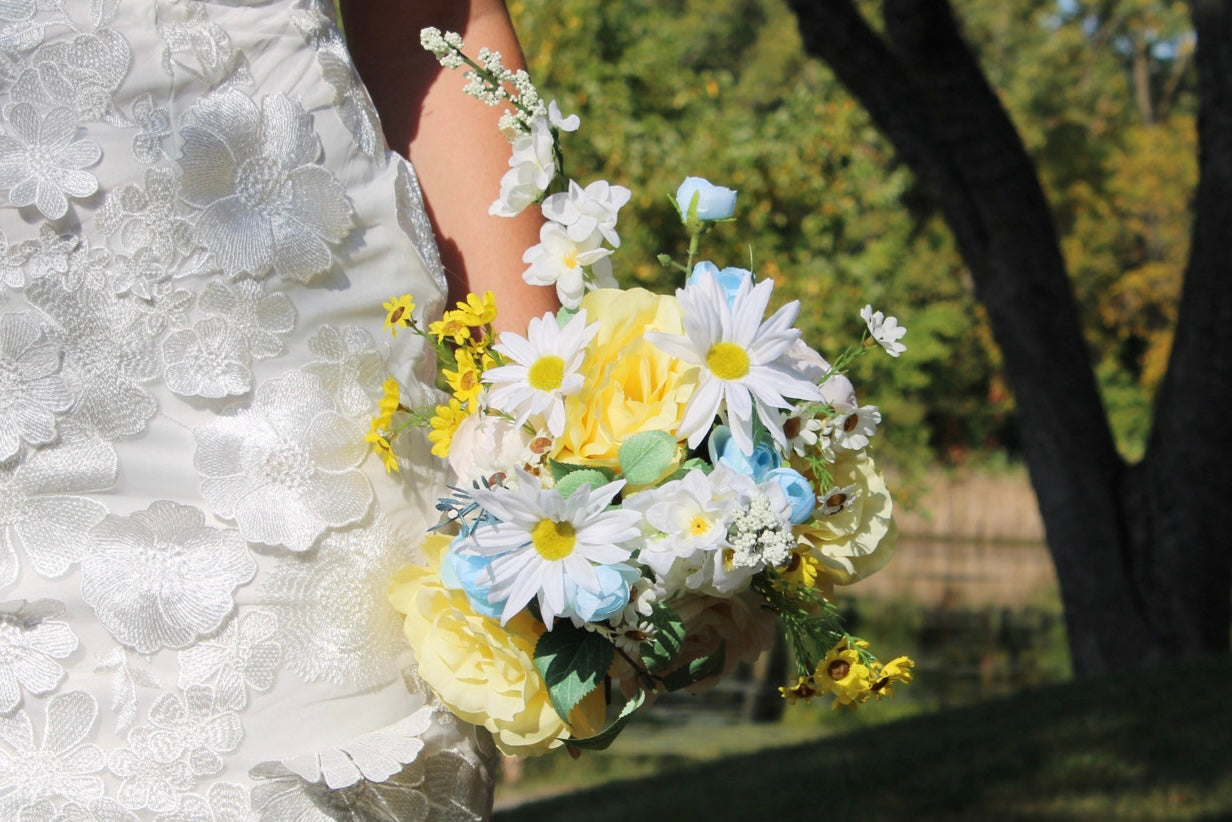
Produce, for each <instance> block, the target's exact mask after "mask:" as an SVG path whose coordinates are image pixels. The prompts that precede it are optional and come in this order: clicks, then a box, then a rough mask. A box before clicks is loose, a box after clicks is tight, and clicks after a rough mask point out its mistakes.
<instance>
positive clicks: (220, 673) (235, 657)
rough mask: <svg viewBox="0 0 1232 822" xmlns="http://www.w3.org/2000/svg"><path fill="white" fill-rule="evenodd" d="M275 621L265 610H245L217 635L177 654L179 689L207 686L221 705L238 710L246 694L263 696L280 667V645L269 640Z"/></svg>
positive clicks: (274, 628)
mask: <svg viewBox="0 0 1232 822" xmlns="http://www.w3.org/2000/svg"><path fill="white" fill-rule="evenodd" d="M277 630H278V620H277V617H275V616H274V615H273V614H272V613H269V612H268V611H248V612H247V613H245V614H243V615H242V616H240V617H239V618H238V619H233V620H231V621H230V622H228V623H227V627H226V628H224V629H223V630H222V632H221V633H219V634H218V635H217V636H214V637H211V638H209V639H203V640H201V641H200V642H198V643H197V644H196V645H193V646H192V647H190V648H186V649H184V650H183V651H180V675H179V686H180V687H181V688H188V687H190V686H192V685H200V684H210V685H213V686H214V688H215V690H217V692H218V695H219V698H220V700H221V704H223V705H226V706H228V707H231V708H235V709H237V710H238V709H240V708H243V707H244V706H246V705H247V704H248V692H249V691H250V690H251V691H255V692H256V693H261V694H263V693H266V692H267V691H269V689H270V688H272V687H273V686H274V675H275V674H276V673H277V671H278V668H279V667H280V666H281V665H282V646H281V645H279V644H278V643H277V642H274V641H272V638H273V637H274V634H275V633H276V632H277Z"/></svg>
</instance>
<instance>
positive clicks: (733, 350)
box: [706, 342, 749, 380]
mask: <svg viewBox="0 0 1232 822" xmlns="http://www.w3.org/2000/svg"><path fill="white" fill-rule="evenodd" d="M706 367H707V368H709V369H710V373H712V374H714V375H715V376H716V377H718V378H719V379H721V380H738V379H740V378H741V377H743V376H744V375H745V374H748V373H749V352H747V351H745V350H744V349H743V348H741V347H740V346H738V345H736V344H735V343H731V342H718V343H715V344H714V345H713V346H711V348H710V351H709V352H708V353H707V354H706Z"/></svg>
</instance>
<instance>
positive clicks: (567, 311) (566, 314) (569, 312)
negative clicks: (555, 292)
mask: <svg viewBox="0 0 1232 822" xmlns="http://www.w3.org/2000/svg"><path fill="white" fill-rule="evenodd" d="M577 313H578V312H577V309H576V308H562V309H560V310H559V311H557V312H556V327H557V328H564V327H565V326H566V325H568V324H569V321H570V320H572V319H573V318H574V317H575V316H577Z"/></svg>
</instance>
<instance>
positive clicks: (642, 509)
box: [369, 30, 911, 754]
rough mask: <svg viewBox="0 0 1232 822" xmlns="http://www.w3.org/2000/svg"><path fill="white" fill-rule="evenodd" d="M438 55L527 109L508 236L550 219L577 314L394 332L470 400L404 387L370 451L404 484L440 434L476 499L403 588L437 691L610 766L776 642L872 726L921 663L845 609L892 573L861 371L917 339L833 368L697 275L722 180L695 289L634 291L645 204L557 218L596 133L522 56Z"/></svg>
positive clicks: (762, 290)
mask: <svg viewBox="0 0 1232 822" xmlns="http://www.w3.org/2000/svg"><path fill="white" fill-rule="evenodd" d="M424 42H425V46H426V47H428V48H429V49H430V50H432V51H434V53H436V54H437V56H438V57H439V58H440V59H441V61H442V63H444V64H445V65H461V64H468V65H470V66H471V72H470V74H471V77H470V81H471V82H470V85H469V86H468V90H469V91H471V92H472V93H474V94H475V95H476V96H479V97H481V99H485V100H487V101H489V102H494V103H501V102H508V103H511V104H512V105H513V108H514V113H511V114H510V115H508V116H507V118H506V119H505V120H504V121H503V128H505V129H506V130H507V132H508V133H509V135H510V136H511V137H512V142H513V158H512V159H511V161H510V165H511V168H510V171H509V173H508V174H507V175H506V179H505V181H503V182H502V186H501V198H500V199H499V200H498V201H497V202H496V203H494V205H493V207H492V213H494V214H498V215H507V214H515V213H517V212H519V211H520V210H522V209H523V208H526V207H529V206H530V205H531V204H533V203H535V202H537V201H539V202H541V204H542V205H541V207H542V210H543V213H544V216H545V218H546V219H547V221H546V222H545V224H544V226H543V229H542V232H541V235H540V243H539V245H537V246H535V247H533V248H531V249H530V250H528V251H527V252H526V255H525V258H524V259H525V261H526V262H527V264H528V266H529V268H528V269H527V271H526V273H525V278H526V280H527V281H528V282H533V283H538V284H543V285H554V286H555V287H556V289H557V293H558V295H559V297H560V301H561V304H562V306H563V308H562V309H561V310H560V311H558V312H556V313H554V314H546V315H544V316H543V317H539V318H536V319H534V320H532V321H531V322H530V324H529V327H528V328H527V329H526V333H525V334H514V333H509V332H506V333H503V334H501V335H499V337H498V336H495V335H494V334H493V331H492V321H493V319H494V318H495V316H496V306H495V302H494V300H493V298H492V295H491V294H490V293H489V294H485V295H483V296H482V297H479V296H476V295H471V296H470V297H468V299H467V300H466V301H465V302H462V303H459V304H458V306H457V308H456V309H455V310H453V311H449V312H446V314H445V316H444V317H443V318H442V320H440V321H439V322H436V323H432V324H430V325H428V326H427V327H426V328H425V327H421V326H420V325H419V324H418V323H416V321H415V320H414V319H413V314H412V309H413V300H412V298H411V297H410V296H409V295H406V296H403V297H399V298H395V299H393V300H391V301H390V302H389V303H387V304H386V310H387V312H388V314H387V321H388V325H389V326H390V328H391V330H392V331H394V332H397V331H399V330H407V331H410V332H412V333H418V334H421V335H423V336H425V337H426V338H428V339H429V340H431V341H432V342H433V344H435V345H436V346H437V349H438V352H439V354H440V377H441V381H442V383H443V385H444V386H446V387H447V389H448V391H449V393H450V394H451V395H452V396H451V397H450V398H449V400H448V401H447V402H445V403H442V404H441V405H439V406H437V407H436V408H435V409H433V410H432V411H431V412H429V411H427V410H426V409H405V408H402V407H401V405H400V403H399V395H398V388H397V384H396V383H395V382H393V381H390V382H389V383H387V387H386V399H385V401H384V402H383V403H382V405H381V414H380V415H379V416H378V417H377V418H375V419H374V420H373V426H372V431H371V433H370V434H369V439H370V441H372V442H373V443H374V445H375V446H376V448H377V449H378V452H380V453H381V454H382V456H383V457H384V458H385V461H386V465H387V466H389V467H391V468H394V467H396V458H395V457H394V456H393V449H392V448H391V447H390V443H391V441H393V439H394V438H395V437H396V436H397V435H398V432H399V430H401V429H403V428H405V427H406V426H408V425H416V424H418V425H427V426H430V427H431V429H432V431H431V434H430V437H431V439H432V441H433V443H434V447H433V452H434V453H435V454H437V455H438V456H440V457H442V458H445V459H447V460H448V462H449V465H450V466H451V468H452V469H453V470H454V473H455V474H456V477H457V481H456V485H455V487H454V492H453V495H452V496H450V497H448V498H446V499H443V500H441V502H440V506H439V507H440V508H441V510H442V512H443V514H444V518H443V521H442V526H441V527H440V528H439V530H438V531H437V532H436V533H434V534H433V535H431V536H430V537H429V538H428V540H427V542H426V544H425V546H424V553H425V556H426V558H427V562H428V564H427V565H425V566H412V567H407V568H404V569H403V570H402V571H400V572H399V573H398V575H397V576H396V578H395V579H394V580H393V583H392V586H391V593H390V596H391V599H392V601H393V602H394V604H395V606H396V607H397V608H398V609H399V610H400V611H401V612H403V613H404V614H406V621H405V628H406V634H407V636H408V638H409V639H410V642H411V644H412V646H413V647H414V650H415V652H416V655H417V658H418V660H419V673H420V676H421V677H422V678H423V679H424V680H425V681H426V682H427V683H428V684H429V685H430V686H431V687H432V688H433V689H434V690H435V691H436V693H437V694H438V695H439V696H440V698H441V699H442V701H443V702H444V703H445V704H446V705H447V706H448V707H449V708H450V709H451V710H453V711H454V712H455V713H456V714H457V715H458V716H460V717H462V718H463V719H465V720H467V721H470V722H473V723H475V724H478V725H483V726H484V727H486V728H488V730H490V731H491V732H492V733H493V735H494V737H495V738H496V741H497V744H498V745H499V746H500V747H501V748H502V750H504V751H506V752H508V753H517V754H528V753H537V752H542V751H545V750H547V749H550V748H553V747H557V746H559V745H561V744H567V745H568V746H570V747H571V748H575V749H578V748H587V747H591V748H600V747H605V746H606V745H608V744H610V742H611V740H612V739H613V738H614V737H615V735H616V734H617V733H619V731H620V730H621V728H622V727H623V726H624V724H625V723H626V722H627V720H628V718H629V717H630V716H631V715H632V714H633V713H634V712H635V711H636V710H637V709H638V708H639V707H641V706H642V705H643V704H645V703H646V702H647V701H648V700H650V699H653V698H654V696H655V695H657V694H659V693H662V692H664V691H671V690H677V689H681V688H689V689H700V688H704V687H708V686H709V685H712V684H713V683H714V682H716V681H717V680H718V679H719V678H720V677H722V676H723V675H724V674H726V673H728V672H730V671H731V670H732V669H733V668H734V667H735V666H736V665H738V664H739V663H741V662H746V661H750V660H752V659H754V658H756V656H757V655H758V654H759V653H761V651H762V650H764V649H765V648H766V647H768V645H769V644H770V642H771V640H772V639H773V636H774V632H775V630H776V621H778V622H781V624H782V626H783V629H784V630H785V631H786V633H787V636H788V638H789V640H790V643H791V647H792V650H793V652H794V656H795V661H796V665H797V668H798V675H797V677H796V678H795V680H794V681H793V682H792V683H790V684H789V685H787V686H785V687H784V688H782V689H781V690H782V691H783V694H784V696H785V697H786V698H789V699H793V700H794V699H799V698H804V699H811V698H812V697H814V696H819V695H832V696H833V698H834V704H835V705H836V706H837V705H855V704H857V703H861V702H865V701H869V700H875V699H880V698H882V697H883V696H888V695H890V692H891V687H892V685H893V684H894V683H896V682H908V681H910V679H911V662H910V660H908V659H906V658H899V659H895V660H893V661H891V662H889V663H886V664H882V663H880V662H879V661H877V659H876V657H874V656H873V655H872V653H871V652H870V650H869V648H868V646H867V643H865V642H863V641H861V640H858V639H856V638H854V637H851V636H849V635H847V633H846V632H845V631H844V630H843V629H842V627H841V624H840V622H839V620H838V618H837V615H836V613H835V611H834V608H833V607H832V605H831V602H830V596H831V591H832V587H833V585H834V584H846V583H850V582H853V581H855V580H857V579H860V578H862V577H864V576H867V575H868V574H870V573H872V572H874V571H876V570H877V569H878V568H880V567H881V566H882V565H883V564H884V563H885V562H886V560H887V559H888V558H889V555H890V552H891V548H892V545H893V541H894V537H895V526H894V521H893V505H892V502H891V499H890V495H889V492H888V490H887V488H886V484H885V481H884V479H883V477H882V475H881V473H880V472H879V471H878V470H877V467H876V465H875V464H874V462H873V459H872V457H871V455H870V453H869V449H868V446H869V441H870V437H872V436H873V435H874V434H875V432H876V429H877V425H878V424H879V423H880V421H881V416H880V413H879V412H878V410H877V409H876V407H875V406H860V405H859V404H858V402H857V400H856V396H855V392H854V389H853V387H852V385H851V383H850V381H849V380H848V379H847V378H846V377H845V376H843V372H844V370H845V369H846V367H847V366H848V365H849V364H850V363H851V361H852V360H853V359H854V358H855V357H857V356H859V355H860V354H861V353H863V352H864V351H865V350H870V349H871V348H874V347H876V346H877V345H880V346H881V347H882V348H884V349H885V350H886V351H887V352H889V353H890V354H892V355H894V356H897V355H898V354H899V353H901V352H902V350H904V346H903V345H902V343H901V342H899V340H900V339H901V337H902V336H903V333H905V332H904V330H903V329H902V328H900V327H898V326H897V322H896V321H895V319H894V318H893V317H890V318H886V317H884V315H882V314H881V312H873V311H872V308H871V306H870V307H868V308H866V309H865V312H864V319H865V321H866V323H867V327H868V333H867V334H866V336H865V341H864V343H865V344H864V345H860V346H856V347H853V348H852V349H850V350H848V351H847V352H845V353H844V354H842V355H841V356H840V357H838V358H837V360H836V361H835V362H833V363H830V362H828V361H827V360H825V359H824V358H823V357H822V356H821V355H820V354H819V353H818V352H816V351H814V350H813V349H812V348H810V347H809V346H808V345H807V344H806V343H805V342H804V341H803V340H802V339H801V338H800V333H799V331H798V330H797V329H796V328H795V327H794V322H795V319H796V316H797V313H798V311H799V304H798V303H795V302H792V303H788V304H787V305H784V306H782V307H780V308H778V309H777V310H776V311H773V312H770V310H769V306H770V302H771V296H772V290H773V284H772V283H771V282H770V281H762V282H756V281H755V280H754V277H753V275H752V274H751V273H750V272H749V271H746V270H743V269H737V268H722V269H720V268H719V267H718V266H716V265H714V264H712V263H709V262H697V263H695V259H696V257H697V255H698V253H699V249H700V241H701V239H702V238H703V236H704V235H705V234H706V233H707V232H708V231H710V230H712V228H713V227H714V225H715V224H716V222H725V221H729V220H731V219H732V215H733V213H734V208H735V201H736V193H735V192H734V191H730V190H729V189H723V188H720V187H717V186H712V185H710V184H709V183H707V182H706V181H705V180H701V179H699V178H689V179H688V180H686V181H685V182H684V183H683V184H682V185H681V186H680V188H679V190H678V191H677V193H676V196H675V198H674V202H675V203H676V205H677V209H678V211H679V212H680V215H681V220H682V223H683V225H684V227H685V229H686V231H687V233H688V235H689V240H690V244H689V251H688V258H687V261H686V262H685V263H684V264H680V263H675V262H673V261H671V259H670V258H668V257H666V256H665V257H662V258H661V261H662V262H664V264H666V265H672V266H674V267H676V268H678V269H680V270H681V271H682V273H683V274H684V275H685V276H686V279H685V283H684V285H683V287H682V288H680V289H678V290H677V291H676V293H675V294H674V295H657V294H652V293H650V292H648V291H645V290H642V289H630V290H621V289H618V288H617V287H616V283H615V280H614V279H613V278H612V273H611V260H610V257H611V255H612V253H613V251H614V250H615V249H616V248H617V247H618V246H619V237H618V235H617V234H616V231H615V226H616V217H617V212H618V211H619V209H620V208H621V207H622V206H623V205H624V204H625V203H626V202H627V201H628V199H629V192H628V190H627V189H624V188H622V187H620V186H614V185H610V184H608V183H606V182H602V181H600V182H599V183H592V184H590V185H588V186H586V187H582V186H581V185H579V184H578V183H576V182H573V181H570V182H569V183H568V186H567V187H565V188H564V190H562V191H559V192H557V193H552V194H550V195H549V194H548V191H549V190H550V187H551V186H552V184H553V181H554V180H555V179H556V171H557V169H558V167H559V164H560V157H561V153H560V149H559V144H558V142H557V139H556V138H557V136H558V135H559V132H560V131H561V130H572V129H575V128H576V127H577V118H576V117H571V118H563V117H561V115H560V112H559V110H558V109H557V108H556V106H555V104H554V103H553V104H551V105H549V106H544V105H543V104H542V102H541V101H540V99H539V97H538V94H537V93H535V92H534V89H533V87H532V86H530V84H529V81H528V80H526V79H525V77H524V76H522V75H519V74H516V73H511V72H508V71H506V70H504V69H503V68H502V67H501V66H500V56H499V55H494V54H492V53H489V52H486V51H484V52H480V57H479V60H478V61H477V62H472V61H470V60H469V59H468V58H466V57H465V56H464V55H462V53H461V46H462V44H461V40H460V38H458V37H457V35H454V34H452V33H451V34H445V35H441V34H440V33H439V32H435V31H433V30H426V31H425V34H424ZM510 88H512V91H510Z"/></svg>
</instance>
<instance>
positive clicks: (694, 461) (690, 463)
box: [667, 457, 714, 482]
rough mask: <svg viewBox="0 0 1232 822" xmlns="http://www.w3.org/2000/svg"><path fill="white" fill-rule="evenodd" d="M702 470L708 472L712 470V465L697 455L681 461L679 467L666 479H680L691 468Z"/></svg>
mask: <svg viewBox="0 0 1232 822" xmlns="http://www.w3.org/2000/svg"><path fill="white" fill-rule="evenodd" d="M695 469H696V470H698V471H702V472H704V473H706V474H709V473H710V472H711V471H713V470H714V466H713V465H711V464H710V463H708V462H706V461H705V460H704V459H700V458H699V457H692V458H691V459H687V460H685V461H684V462H683V463H681V465H680V467H679V468H677V469H676V470H675V471H673V472H672V475H671V476H670V477H668V478H667V481H669V482H670V481H671V480H678V479H682V478H683V477H684V475H685V474H687V473H689V472H690V471H693V470H695Z"/></svg>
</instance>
